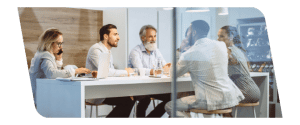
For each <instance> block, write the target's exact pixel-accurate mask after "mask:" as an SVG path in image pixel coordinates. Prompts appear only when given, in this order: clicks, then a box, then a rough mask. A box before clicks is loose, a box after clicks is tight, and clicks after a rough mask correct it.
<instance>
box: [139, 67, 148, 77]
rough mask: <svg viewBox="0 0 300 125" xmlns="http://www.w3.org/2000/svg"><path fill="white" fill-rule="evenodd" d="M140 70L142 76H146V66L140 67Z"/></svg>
mask: <svg viewBox="0 0 300 125" xmlns="http://www.w3.org/2000/svg"><path fill="white" fill-rule="evenodd" d="M139 71H140V76H142V77H144V76H145V72H146V69H145V68H139Z"/></svg>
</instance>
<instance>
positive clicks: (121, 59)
mask: <svg viewBox="0 0 300 125" xmlns="http://www.w3.org/2000/svg"><path fill="white" fill-rule="evenodd" d="M106 24H114V25H116V26H117V29H118V33H119V36H120V40H119V43H118V47H114V48H112V49H111V51H112V54H113V59H114V66H115V68H116V69H125V68H126V67H127V61H126V60H127V54H126V52H127V36H128V32H127V30H128V29H127V9H126V8H117V9H107V10H103V25H106Z"/></svg>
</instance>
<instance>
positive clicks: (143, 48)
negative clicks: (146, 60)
mask: <svg viewBox="0 0 300 125" xmlns="http://www.w3.org/2000/svg"><path fill="white" fill-rule="evenodd" d="M139 46H140V49H141V50H142V52H146V53H147V50H146V48H145V46H144V44H143V43H141V44H140V45H139ZM154 51H155V50H153V51H150V54H152V53H153V52H154Z"/></svg>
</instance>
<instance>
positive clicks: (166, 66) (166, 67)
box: [163, 63, 172, 74]
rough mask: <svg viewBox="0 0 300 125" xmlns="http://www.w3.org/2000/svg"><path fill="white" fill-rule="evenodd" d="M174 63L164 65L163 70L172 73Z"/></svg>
mask: <svg viewBox="0 0 300 125" xmlns="http://www.w3.org/2000/svg"><path fill="white" fill-rule="evenodd" d="M171 66H172V64H171V63H167V64H166V65H164V66H163V70H164V72H165V73H168V74H169V73H170V68H171Z"/></svg>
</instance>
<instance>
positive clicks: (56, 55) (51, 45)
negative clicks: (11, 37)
mask: <svg viewBox="0 0 300 125" xmlns="http://www.w3.org/2000/svg"><path fill="white" fill-rule="evenodd" d="M62 44H63V36H62V33H61V32H60V31H59V30H58V29H54V28H51V29H47V30H46V31H44V32H43V33H42V35H41V36H40V38H39V45H38V48H37V52H36V53H35V55H34V57H33V58H32V60H31V66H30V69H29V75H30V81H31V87H32V93H33V97H34V103H35V105H36V98H35V97H36V79H37V78H48V79H55V78H57V77H64V78H66V77H71V76H75V74H80V73H86V74H89V73H90V72H91V71H90V70H89V69H86V68H78V69H72V68H70V69H68V70H61V66H62V49H63V46H62Z"/></svg>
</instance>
